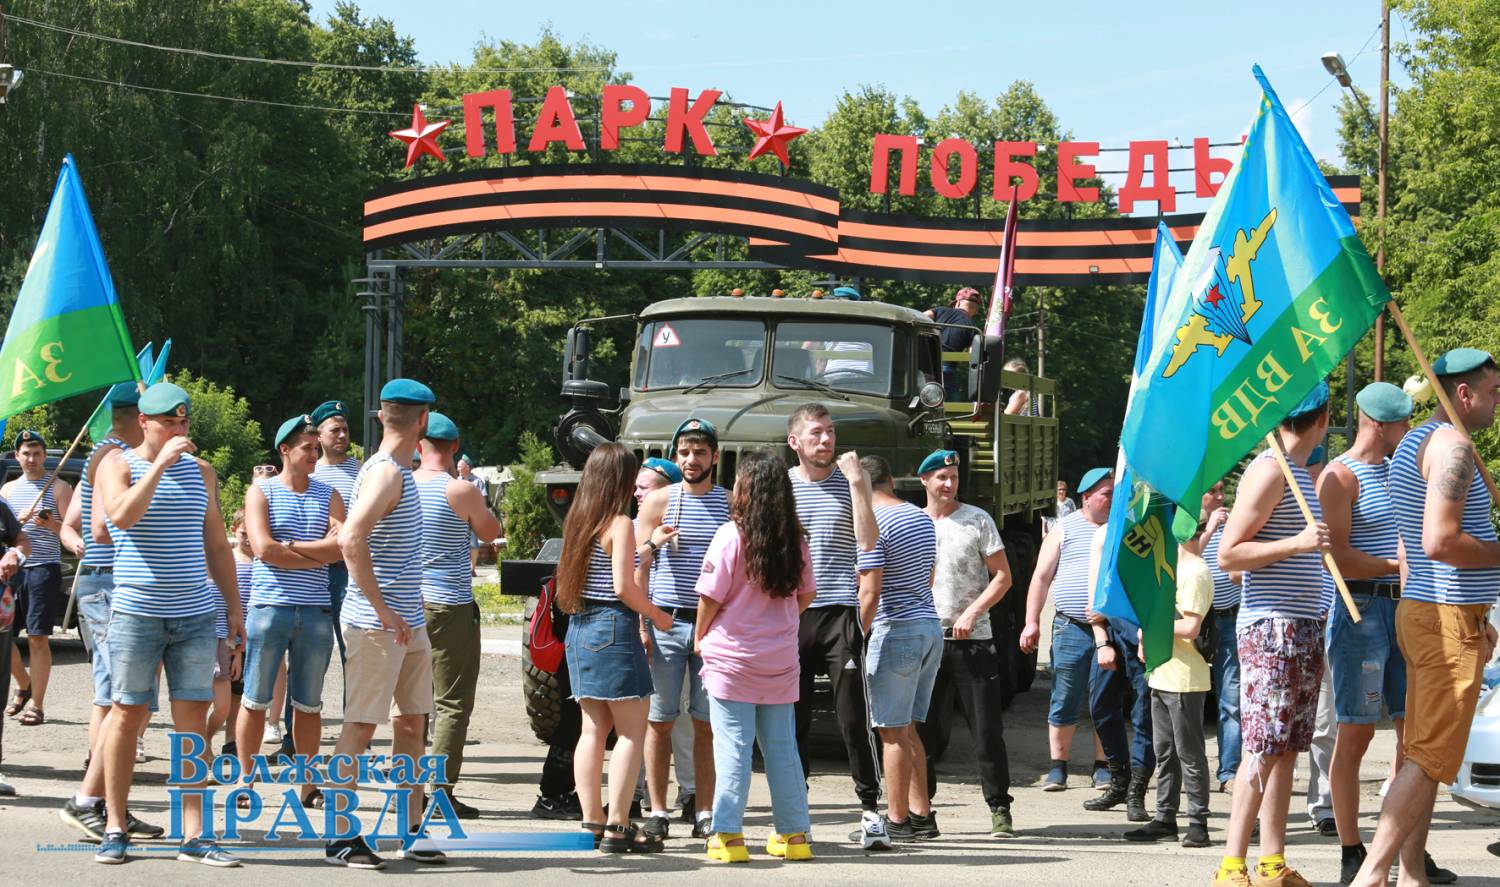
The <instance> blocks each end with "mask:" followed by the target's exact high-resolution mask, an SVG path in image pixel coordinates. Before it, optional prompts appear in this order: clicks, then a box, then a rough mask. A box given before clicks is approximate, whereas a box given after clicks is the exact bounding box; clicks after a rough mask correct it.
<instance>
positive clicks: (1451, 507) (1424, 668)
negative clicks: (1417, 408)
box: [1353, 348, 1500, 887]
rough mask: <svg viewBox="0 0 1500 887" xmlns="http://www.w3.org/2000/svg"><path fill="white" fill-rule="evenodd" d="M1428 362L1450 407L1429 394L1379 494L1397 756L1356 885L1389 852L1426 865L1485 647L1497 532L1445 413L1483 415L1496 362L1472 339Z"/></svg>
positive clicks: (1468, 450) (1490, 633) (1468, 424)
mask: <svg viewBox="0 0 1500 887" xmlns="http://www.w3.org/2000/svg"><path fill="white" fill-rule="evenodd" d="M1432 369H1433V372H1434V374H1435V375H1436V376H1437V381H1438V384H1439V385H1441V386H1442V389H1443V392H1444V393H1445V394H1446V395H1447V396H1448V403H1449V404H1450V405H1451V406H1452V412H1451V413H1450V412H1449V409H1448V407H1446V406H1439V408H1438V409H1437V411H1436V412H1434V413H1433V415H1432V417H1431V418H1430V419H1428V420H1427V421H1426V422H1424V423H1422V424H1421V425H1419V426H1417V427H1416V428H1413V429H1412V430H1411V431H1409V432H1408V433H1407V435H1406V436H1405V437H1403V438H1402V439H1401V443H1400V444H1399V445H1398V446H1397V447H1396V454H1395V456H1393V457H1392V458H1391V469H1390V486H1391V502H1392V504H1393V505H1394V507H1395V514H1396V531H1397V532H1398V533H1399V534H1400V536H1401V543H1402V546H1403V548H1404V550H1405V555H1406V583H1405V585H1404V586H1403V587H1402V589H1401V603H1399V604H1397V605H1396V639H1397V641H1398V643H1399V644H1400V646H1401V652H1402V654H1403V655H1404V656H1405V657H1406V698H1407V701H1408V705H1407V709H1406V730H1405V736H1404V737H1403V738H1404V740H1405V752H1406V761H1405V763H1403V764H1402V765H1401V769H1400V771H1399V772H1397V774H1396V777H1395V778H1394V779H1392V780H1391V785H1390V788H1389V790H1387V792H1386V795H1385V802H1384V803H1383V804H1382V805H1381V807H1380V825H1379V827H1377V828H1376V830H1375V839H1374V840H1373V841H1372V842H1371V845H1370V853H1369V856H1368V857H1366V858H1365V862H1364V865H1363V866H1362V867H1361V868H1360V870H1359V875H1358V876H1357V877H1356V878H1355V879H1354V881H1353V883H1355V884H1359V885H1366V887H1370V885H1377V884H1379V885H1384V884H1385V882H1386V878H1387V873H1388V872H1389V870H1390V866H1391V863H1393V862H1395V861H1396V857H1397V855H1398V853H1399V855H1400V861H1401V870H1402V875H1403V879H1405V876H1406V873H1407V872H1413V873H1415V872H1418V871H1422V870H1423V869H1424V868H1425V869H1426V871H1427V872H1428V873H1431V872H1432V871H1433V868H1434V866H1433V864H1432V862H1431V859H1430V858H1429V857H1428V856H1427V855H1426V847H1427V829H1428V826H1429V825H1430V824H1431V822H1432V805H1433V801H1434V800H1435V798H1436V796H1437V787H1438V785H1439V784H1440V783H1451V782H1453V781H1454V780H1455V779H1457V778H1458V773H1459V769H1460V767H1461V766H1462V764H1463V759H1464V749H1465V747H1466V746H1467V745H1468V741H1469V728H1470V727H1471V726H1472V725H1473V723H1474V711H1475V709H1476V707H1477V706H1478V703H1479V692H1480V689H1481V687H1482V678H1483V673H1484V666H1485V663H1487V662H1489V661H1490V657H1492V656H1493V655H1494V654H1495V627H1494V626H1493V625H1490V624H1489V623H1488V614H1489V611H1490V608H1491V607H1493V606H1494V605H1495V595H1496V590H1497V589H1500V541H1497V540H1496V535H1495V525H1494V523H1493V522H1492V521H1491V520H1490V509H1491V507H1492V505H1493V503H1492V502H1491V501H1490V496H1489V493H1488V490H1487V489H1486V486H1485V483H1484V479H1483V478H1482V477H1481V476H1480V473H1479V470H1478V455H1477V454H1476V453H1475V451H1474V444H1473V442H1472V441H1471V440H1470V439H1469V438H1468V437H1467V436H1466V435H1465V434H1464V433H1463V432H1462V431H1460V430H1459V428H1458V427H1456V424H1461V425H1462V427H1463V428H1464V429H1466V430H1468V431H1470V432H1477V431H1481V430H1483V429H1485V428H1489V427H1490V426H1491V425H1493V424H1494V422H1495V405H1496V402H1497V401H1500V374H1497V372H1496V368H1495V359H1494V358H1493V357H1491V356H1490V355H1489V354H1488V353H1486V352H1484V351H1480V350H1479V349H1477V348H1455V349H1454V350H1452V351H1449V352H1448V353H1446V354H1444V355H1443V356H1442V357H1439V358H1438V359H1437V361H1435V362H1434V363H1433V365H1432ZM1413 880H1415V879H1413ZM1430 880H1432V881H1433V883H1437V880H1436V879H1431V878H1430Z"/></svg>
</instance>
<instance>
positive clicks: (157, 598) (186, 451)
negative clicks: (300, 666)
mask: <svg viewBox="0 0 1500 887" xmlns="http://www.w3.org/2000/svg"><path fill="white" fill-rule="evenodd" d="M139 409H140V416H139V421H140V423H141V426H142V428H143V429H144V432H145V433H144V435H143V440H142V441H141V445H140V446H139V447H133V448H131V449H128V450H116V451H114V452H112V453H110V454H109V455H108V456H107V457H105V459H104V461H103V462H102V463H101V464H100V465H99V468H98V471H97V474H96V479H97V481H98V486H99V489H98V493H97V496H96V502H97V504H98V505H99V506H100V507H101V509H102V510H103V511H104V513H105V515H106V516H107V517H108V518H109V522H110V526H111V528H112V529H111V532H112V533H113V538H114V543H115V560H114V575H115V587H114V592H113V596H112V598H111V605H112V613H111V616H110V621H109V656H110V682H111V685H112V686H111V691H112V696H113V701H114V711H113V713H112V715H111V717H110V722H109V725H108V729H107V731H106V736H105V738H104V756H105V759H104V779H105V809H106V811H107V814H108V823H107V826H106V831H105V835H104V840H103V842H102V843H101V844H100V845H99V850H98V852H97V853H96V854H95V855H94V859H95V861H97V862H102V863H121V862H124V861H125V848H126V844H127V841H128V839H127V837H126V835H127V831H126V830H127V827H128V822H127V814H126V803H127V801H128V800H129V795H130V783H131V777H132V771H133V770H134V767H135V741H136V736H137V734H138V733H139V732H140V730H141V728H142V727H143V726H144V725H145V721H146V719H147V718H148V717H149V714H150V713H149V712H148V710H147V704H148V703H149V702H150V701H151V699H152V698H153V697H154V696H155V695H156V673H157V669H158V668H161V667H163V666H164V667H165V672H166V677H167V687H168V689H169V693H170V697H171V700H172V721H173V726H174V728H175V729H176V730H177V732H179V733H196V734H198V735H200V736H201V735H203V734H205V733H206V732H207V729H208V707H209V703H210V702H211V701H212V700H213V694H214V689H213V679H214V663H215V662H216V661H217V659H218V650H219V638H218V634H217V632H216V630H215V628H216V626H215V623H216V622H217V616H218V612H217V611H218V609H219V595H216V594H214V588H215V587H216V586H217V588H218V589H219V593H220V594H221V595H222V596H223V599H224V604H225V607H226V610H227V615H226V619H227V622H228V641H229V643H230V645H232V646H233V645H237V644H239V643H240V642H241V641H242V640H243V639H244V636H245V627H244V618H243V611H242V609H241V607H240V596H239V590H238V583H237V582H236V580H235V572H234V556H233V555H232V554H231V553H230V550H229V540H228V537H227V536H226V535H225V533H224V518H223V516H222V515H221V514H220V513H219V478H218V475H217V474H215V472H214V469H213V467H212V466H211V465H209V464H208V463H207V462H205V461H203V460H201V459H197V458H194V457H193V455H192V454H193V453H194V452H196V451H197V447H196V446H195V445H194V444H193V442H192V440H191V439H190V438H189V437H188V428H189V425H190V422H191V414H192V401H191V399H190V398H189V397H188V393H187V392H186V391H184V390H182V389H181V388H179V387H178V386H176V385H173V384H172V383H170V382H158V383H157V384H155V385H152V386H151V387H150V388H148V389H147V390H146V392H145V393H144V394H142V395H141V399H140V404H139ZM115 531H118V532H115ZM210 580H211V582H210ZM185 787H190V786H185ZM202 813H203V810H202V804H201V800H200V799H198V798H195V797H193V796H191V795H188V796H185V797H184V800H183V832H182V833H183V835H184V836H187V837H185V839H184V840H183V842H182V844H181V846H180V847H179V848H178V855H177V858H178V859H183V860H189V861H193V862H201V863H204V864H206V865H212V866H217V867H226V866H237V865H239V860H238V859H237V858H235V857H234V856H233V855H232V854H230V853H228V852H226V851H224V850H223V849H221V848H220V847H219V846H218V844H216V843H215V842H214V841H213V840H212V839H209V838H201V837H199V835H201V834H203V825H204V821H203V816H202Z"/></svg>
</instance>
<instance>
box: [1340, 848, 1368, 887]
mask: <svg viewBox="0 0 1500 887" xmlns="http://www.w3.org/2000/svg"><path fill="white" fill-rule="evenodd" d="M1368 855H1369V851H1368V850H1366V849H1365V847H1364V845H1363V844H1360V845H1358V846H1354V845H1351V846H1350V847H1348V848H1345V852H1344V854H1343V859H1342V860H1341V861H1340V862H1339V883H1340V884H1353V883H1354V879H1355V878H1357V877H1359V870H1360V867H1361V866H1363V865H1364V864H1365V857H1366V856H1368Z"/></svg>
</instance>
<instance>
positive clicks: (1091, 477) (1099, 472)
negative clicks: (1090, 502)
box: [1078, 468, 1114, 496]
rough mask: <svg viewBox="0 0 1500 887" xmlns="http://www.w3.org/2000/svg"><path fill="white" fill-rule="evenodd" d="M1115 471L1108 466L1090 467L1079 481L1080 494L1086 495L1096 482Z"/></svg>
mask: <svg viewBox="0 0 1500 887" xmlns="http://www.w3.org/2000/svg"><path fill="white" fill-rule="evenodd" d="M1113 473H1114V472H1113V471H1112V470H1111V469H1108V468H1090V469H1089V470H1088V471H1085V472H1084V473H1083V480H1081V481H1079V482H1078V495H1080V496H1086V495H1088V492H1089V490H1092V489H1093V488H1094V486H1095V485H1096V484H1098V483H1099V482H1100V481H1102V480H1104V479H1105V478H1107V477H1109V476H1110V475H1111V474H1113Z"/></svg>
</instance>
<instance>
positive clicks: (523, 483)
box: [500, 431, 558, 560]
mask: <svg viewBox="0 0 1500 887" xmlns="http://www.w3.org/2000/svg"><path fill="white" fill-rule="evenodd" d="M551 465H552V447H551V446H549V445H547V444H546V443H543V442H542V439H541V438H539V437H537V436H536V435H535V434H532V433H531V432H530V431H523V432H522V433H521V459H520V461H519V462H517V463H516V464H513V465H511V466H510V473H511V482H510V483H509V484H507V485H506V487H505V498H504V499H503V500H502V502H501V505H500V510H501V514H502V516H503V517H504V519H505V540H506V542H505V546H506V556H507V557H511V558H516V559H518V560H527V559H529V558H533V557H535V556H536V553H537V551H539V550H540V549H541V547H542V542H543V541H545V540H546V539H547V538H548V537H549V536H556V535H557V534H558V526H557V519H556V518H554V517H553V516H552V512H551V511H550V510H548V508H547V493H546V491H545V490H543V489H542V486H541V484H538V483H537V482H536V475H537V472H539V471H545V470H546V469H547V468H549V467H551Z"/></svg>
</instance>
